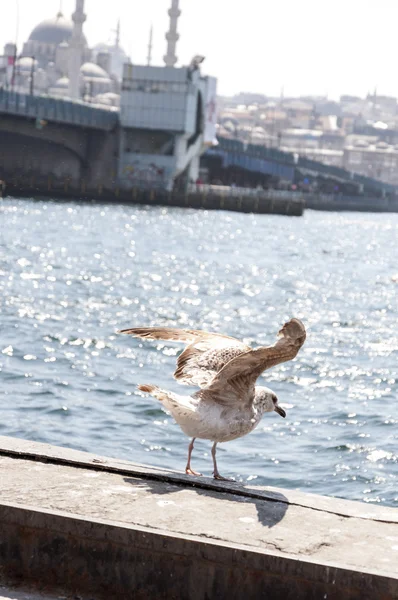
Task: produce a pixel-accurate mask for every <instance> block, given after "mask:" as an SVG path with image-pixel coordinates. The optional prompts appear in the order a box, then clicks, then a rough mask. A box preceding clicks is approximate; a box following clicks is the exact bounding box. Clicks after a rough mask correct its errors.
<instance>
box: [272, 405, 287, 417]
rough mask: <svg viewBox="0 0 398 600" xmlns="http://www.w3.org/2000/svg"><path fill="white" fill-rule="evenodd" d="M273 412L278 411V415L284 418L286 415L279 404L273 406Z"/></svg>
mask: <svg viewBox="0 0 398 600" xmlns="http://www.w3.org/2000/svg"><path fill="white" fill-rule="evenodd" d="M275 412H277V413H278V415H280V416H281V417H283V418H285V417H286V411H284V410H283V408H281V407H280V406H278V405H277V406H275Z"/></svg>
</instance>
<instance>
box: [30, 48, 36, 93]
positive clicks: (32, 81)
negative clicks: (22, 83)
mask: <svg viewBox="0 0 398 600" xmlns="http://www.w3.org/2000/svg"><path fill="white" fill-rule="evenodd" d="M35 60H36V59H35V57H34V56H32V64H31V67H30V82H29V83H30V85H29V93H30V95H31V96H33V93H34V87H35Z"/></svg>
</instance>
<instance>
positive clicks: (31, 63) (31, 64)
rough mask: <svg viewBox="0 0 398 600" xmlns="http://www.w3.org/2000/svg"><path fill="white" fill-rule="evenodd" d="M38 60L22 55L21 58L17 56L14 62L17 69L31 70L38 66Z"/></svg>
mask: <svg viewBox="0 0 398 600" xmlns="http://www.w3.org/2000/svg"><path fill="white" fill-rule="evenodd" d="M38 64H39V63H38V62H37V60H35V59H34V58H32V57H31V56H23V57H22V58H18V60H17V61H16V62H15V66H16V67H17V68H18V71H29V72H30V71H31V70H32V68H33V69H36V68H37V67H38Z"/></svg>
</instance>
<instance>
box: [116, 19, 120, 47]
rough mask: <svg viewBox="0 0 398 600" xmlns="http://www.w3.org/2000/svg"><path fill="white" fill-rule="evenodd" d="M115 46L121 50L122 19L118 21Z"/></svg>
mask: <svg viewBox="0 0 398 600" xmlns="http://www.w3.org/2000/svg"><path fill="white" fill-rule="evenodd" d="M115 46H116V48H119V46H120V19H118V20H117V25H116V40H115Z"/></svg>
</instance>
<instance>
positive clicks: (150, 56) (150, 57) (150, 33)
mask: <svg viewBox="0 0 398 600" xmlns="http://www.w3.org/2000/svg"><path fill="white" fill-rule="evenodd" d="M152 36H153V26H152V25H151V28H150V30H149V42H148V55H147V57H146V64H147V66H148V67H150V66H151V62H152Z"/></svg>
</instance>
